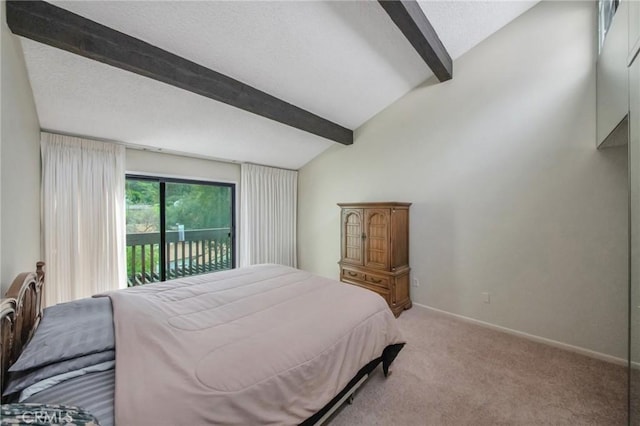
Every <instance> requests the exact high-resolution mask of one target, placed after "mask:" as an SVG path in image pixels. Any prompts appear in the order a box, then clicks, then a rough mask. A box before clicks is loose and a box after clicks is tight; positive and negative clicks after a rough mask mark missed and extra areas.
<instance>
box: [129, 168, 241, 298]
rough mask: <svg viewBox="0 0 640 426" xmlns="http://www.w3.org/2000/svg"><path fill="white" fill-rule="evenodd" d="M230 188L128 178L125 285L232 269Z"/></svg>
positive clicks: (232, 189)
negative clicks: (126, 279) (126, 280)
mask: <svg viewBox="0 0 640 426" xmlns="http://www.w3.org/2000/svg"><path fill="white" fill-rule="evenodd" d="M234 207H235V185H233V184H226V183H212V182H200V181H189V180H177V179H169V178H155V177H154V178H150V177H144V176H127V186H126V209H127V278H128V285H129V286H135V285H140V284H145V283H150V282H157V281H165V280H168V279H173V278H178V277H186V276H190V275H197V274H203V273H207V272H214V271H220V270H225V269H231V268H233V267H235V255H234V252H235V229H234V225H235V222H234V218H235V212H234Z"/></svg>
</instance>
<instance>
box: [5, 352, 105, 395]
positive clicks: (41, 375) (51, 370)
mask: <svg viewBox="0 0 640 426" xmlns="http://www.w3.org/2000/svg"><path fill="white" fill-rule="evenodd" d="M115 355H116V353H115V351H104V352H98V353H95V354H91V355H84V356H80V357H77V358H72V359H69V360H66V361H62V362H56V363H53V364H48V365H45V366H43V367H41V368H37V369H35V370H28V371H19V372H14V373H11V375H10V377H9V381H8V382H7V386H6V389H5V390H4V393H3V394H2V395H3V396H6V395H9V394H12V393H15V392H20V391H22V390H23V389H24V388H26V387H29V386H31V385H32V384H34V383H37V382H39V381H42V380H44V379H48V378H50V377H53V376H57V375H60V374H64V373H68V372H70V371H75V370H79V369H81V368H85V367H90V366H92V365H96V364H100V363H102V362H105V361H113V360H114V359H115Z"/></svg>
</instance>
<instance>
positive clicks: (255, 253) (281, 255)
mask: <svg viewBox="0 0 640 426" xmlns="http://www.w3.org/2000/svg"><path fill="white" fill-rule="evenodd" d="M240 191H241V198H240V200H241V201H240V236H241V240H240V265H241V266H248V265H255V264H258V263H278V264H280V265H287V266H293V267H294V268H295V267H296V266H297V259H296V209H297V197H298V172H296V171H292V170H283V169H274V168H271V167H264V166H256V165H253V164H242V169H241V186H240Z"/></svg>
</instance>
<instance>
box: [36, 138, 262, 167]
mask: <svg viewBox="0 0 640 426" xmlns="http://www.w3.org/2000/svg"><path fill="white" fill-rule="evenodd" d="M40 131H41V132H46V133H53V134H56V135H62V136H70V137H73V138H81V139H87V140H92V141H96V142H107V143H113V144H116V145H122V146H124V147H125V148H130V149H135V150H136V151H149V152H156V153H159V154H169V155H177V156H180V157H189V158H196V159H199V160H209V161H217V162H219V163H229V164H241V163H242V162H241V161H235V160H226V159H223V158H217V157H210V156H207V155H200V154H193V153H190V152H184V151H176V150H172V149H164V148H157V147H153V146H148V145H139V144H133V143H130V142H122V141H118V140H113V139H106V138H97V137H94V136H86V135H80V134H77V133H69V132H60V131H57V130H49V129H40ZM268 167H270V166H268Z"/></svg>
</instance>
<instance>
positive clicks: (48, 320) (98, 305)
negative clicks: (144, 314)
mask: <svg viewBox="0 0 640 426" xmlns="http://www.w3.org/2000/svg"><path fill="white" fill-rule="evenodd" d="M113 349H115V340H114V337H113V312H112V309H111V299H109V298H108V297H98V298H87V299H80V300H76V301H74V302H68V303H61V304H59V305H55V306H50V307H48V308H46V309H45V310H44V311H43V316H42V321H40V325H39V326H38V328H37V329H36V332H35V333H34V335H33V337H32V338H31V340H30V341H29V343H28V344H27V346H26V347H25V349H24V351H23V352H22V354H21V355H20V357H19V358H18V360H17V361H16V363H15V364H13V365H12V366H11V368H9V371H11V372H15V371H25V370H30V369H34V368H37V367H41V366H44V365H47V364H52V363H56V362H60V361H64V360H67V359H72V358H77V357H80V356H84V355H89V354H94V353H98V352H104V351H108V350H113Z"/></svg>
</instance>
